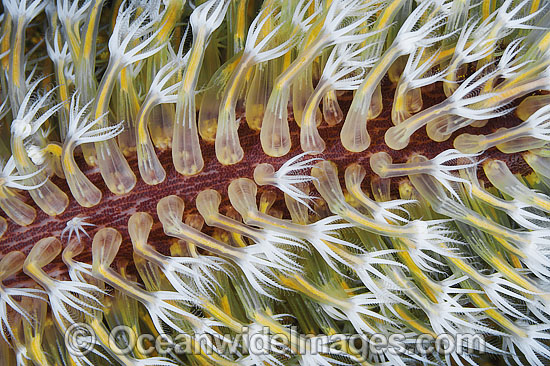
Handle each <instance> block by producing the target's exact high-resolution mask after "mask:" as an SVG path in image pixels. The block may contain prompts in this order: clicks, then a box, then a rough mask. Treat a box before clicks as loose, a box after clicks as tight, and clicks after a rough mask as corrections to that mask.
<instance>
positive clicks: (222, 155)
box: [215, 54, 254, 165]
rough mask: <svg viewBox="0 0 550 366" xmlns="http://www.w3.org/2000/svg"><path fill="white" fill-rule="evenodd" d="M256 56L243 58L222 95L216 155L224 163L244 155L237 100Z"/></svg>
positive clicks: (234, 160) (236, 160)
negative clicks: (236, 110)
mask: <svg viewBox="0 0 550 366" xmlns="http://www.w3.org/2000/svg"><path fill="white" fill-rule="evenodd" d="M253 64H254V57H253V56H251V55H246V54H245V56H244V57H243V58H242V59H241V61H240V62H239V64H238V65H237V67H236V69H235V70H234V71H233V74H232V75H231V78H230V79H229V81H228V83H227V85H226V87H225V92H224V95H223V97H222V100H221V103H220V109H219V115H218V128H217V130H216V145H215V146H216V157H217V158H218V161H219V162H220V163H222V164H224V165H230V164H235V163H238V162H239V161H241V160H242V158H243V156H244V151H243V149H242V147H241V144H240V142H239V134H238V133H237V129H238V127H239V122H238V121H237V120H236V112H235V109H236V108H237V101H238V99H239V94H240V91H241V90H242V88H243V86H244V82H245V81H246V79H247V78H246V76H247V74H248V73H249V72H250V71H251V70H252V69H251V68H250V67H251V66H252V65H253Z"/></svg>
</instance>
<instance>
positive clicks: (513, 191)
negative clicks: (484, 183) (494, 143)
mask: <svg viewBox="0 0 550 366" xmlns="http://www.w3.org/2000/svg"><path fill="white" fill-rule="evenodd" d="M483 170H484V172H485V175H486V176H487V178H488V179H489V181H490V182H491V183H492V184H493V185H494V186H495V187H496V188H498V190H499V191H501V192H504V193H506V194H507V195H509V196H511V197H514V199H516V200H518V201H521V202H524V203H526V204H529V205H532V206H535V207H538V208H540V209H542V210H544V211H546V212H550V197H548V196H546V195H544V194H542V193H538V192H535V191H533V190H531V189H529V188H528V187H526V186H525V185H524V184H523V183H522V182H521V181H520V180H519V179H518V178H516V177H515V176H514V175H513V174H512V172H511V171H510V169H509V168H508V166H506V163H505V162H503V161H501V160H489V161H486V162H485V163H484V164H483Z"/></svg>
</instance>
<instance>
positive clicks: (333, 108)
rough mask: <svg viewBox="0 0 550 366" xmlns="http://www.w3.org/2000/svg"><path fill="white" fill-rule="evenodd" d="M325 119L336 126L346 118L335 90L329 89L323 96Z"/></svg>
mask: <svg viewBox="0 0 550 366" xmlns="http://www.w3.org/2000/svg"><path fill="white" fill-rule="evenodd" d="M323 119H324V120H325V122H326V123H327V124H328V125H329V126H335V125H337V124H338V123H340V122H342V120H343V119H344V113H342V109H341V108H340V104H339V103H338V98H337V97H336V92H335V91H334V90H330V91H328V92H327V93H326V94H325V96H324V97H323Z"/></svg>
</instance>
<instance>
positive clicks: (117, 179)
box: [93, 60, 137, 194]
mask: <svg viewBox="0 0 550 366" xmlns="http://www.w3.org/2000/svg"><path fill="white" fill-rule="evenodd" d="M122 67H123V65H122V63H121V62H120V61H117V60H114V61H113V60H110V61H109V65H108V66H107V70H106V71H105V74H104V75H103V78H102V79H101V84H100V85H99V87H98V94H97V98H96V100H95V104H94V108H93V110H94V112H93V118H94V119H99V118H101V122H100V123H99V127H100V128H104V127H107V126H108V125H109V122H108V121H109V119H108V117H107V112H108V109H109V101H110V99H111V95H112V93H113V88H114V85H115V81H116V78H117V77H118V73H119V72H120V70H121V68H122ZM94 146H95V150H96V156H97V166H98V167H99V171H100V172H101V176H102V177H103V180H104V181H105V185H107V188H109V190H110V191H111V192H113V193H114V194H125V193H128V192H130V191H131V190H132V189H133V188H134V186H135V185H136V182H137V179H136V176H135V175H134V172H132V169H131V168H130V165H128V162H127V161H126V158H125V157H124V155H123V154H122V152H121V151H120V148H119V146H118V144H117V143H116V141H115V140H114V139H110V140H106V141H99V142H95V143H94Z"/></svg>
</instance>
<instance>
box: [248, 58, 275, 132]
mask: <svg viewBox="0 0 550 366" xmlns="http://www.w3.org/2000/svg"><path fill="white" fill-rule="evenodd" d="M277 64H278V61H277V60H273V61H268V62H265V63H262V64H259V65H256V70H255V72H254V77H253V78H252V81H251V83H250V87H249V91H248V93H247V95H246V104H245V116H246V123H247V124H248V127H250V129H252V130H256V131H260V128H261V126H262V120H263V118H264V113H265V108H266V106H267V103H268V101H269V96H270V95H271V91H272V89H273V80H274V79H275V75H276V74H277V73H276V72H275V70H276V69H278V67H277Z"/></svg>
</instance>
